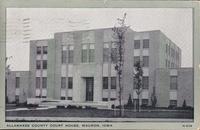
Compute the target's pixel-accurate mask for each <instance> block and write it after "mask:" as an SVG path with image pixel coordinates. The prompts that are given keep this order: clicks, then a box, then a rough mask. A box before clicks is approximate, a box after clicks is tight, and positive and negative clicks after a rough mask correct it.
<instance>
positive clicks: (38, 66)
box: [36, 60, 41, 69]
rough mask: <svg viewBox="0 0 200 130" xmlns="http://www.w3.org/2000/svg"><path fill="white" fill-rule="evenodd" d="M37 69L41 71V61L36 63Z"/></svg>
mask: <svg viewBox="0 0 200 130" xmlns="http://www.w3.org/2000/svg"><path fill="white" fill-rule="evenodd" d="M36 69H41V61H40V60H37V61H36Z"/></svg>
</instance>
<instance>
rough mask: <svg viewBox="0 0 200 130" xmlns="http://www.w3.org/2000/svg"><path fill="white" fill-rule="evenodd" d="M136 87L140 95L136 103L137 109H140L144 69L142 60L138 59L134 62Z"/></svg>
mask: <svg viewBox="0 0 200 130" xmlns="http://www.w3.org/2000/svg"><path fill="white" fill-rule="evenodd" d="M133 75H134V85H135V86H134V87H135V89H136V93H137V96H138V99H137V103H136V108H137V111H138V112H139V111H140V94H141V93H142V78H143V70H142V66H141V61H140V60H139V61H137V62H136V63H135V64H134V74H133Z"/></svg>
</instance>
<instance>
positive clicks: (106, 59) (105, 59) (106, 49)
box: [103, 43, 109, 62]
mask: <svg viewBox="0 0 200 130" xmlns="http://www.w3.org/2000/svg"><path fill="white" fill-rule="evenodd" d="M103 62H109V45H108V43H105V44H104V47H103Z"/></svg>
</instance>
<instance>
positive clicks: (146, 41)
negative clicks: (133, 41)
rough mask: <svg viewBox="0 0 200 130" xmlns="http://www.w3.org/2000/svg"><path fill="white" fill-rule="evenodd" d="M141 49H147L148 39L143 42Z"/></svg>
mask: <svg viewBox="0 0 200 130" xmlns="http://www.w3.org/2000/svg"><path fill="white" fill-rule="evenodd" d="M143 48H149V39H144V40H143Z"/></svg>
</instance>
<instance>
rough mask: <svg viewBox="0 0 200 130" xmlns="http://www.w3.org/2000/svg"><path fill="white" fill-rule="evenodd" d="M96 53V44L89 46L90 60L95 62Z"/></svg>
mask: <svg viewBox="0 0 200 130" xmlns="http://www.w3.org/2000/svg"><path fill="white" fill-rule="evenodd" d="M94 59H95V54H94V44H90V46H89V62H94Z"/></svg>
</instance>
